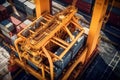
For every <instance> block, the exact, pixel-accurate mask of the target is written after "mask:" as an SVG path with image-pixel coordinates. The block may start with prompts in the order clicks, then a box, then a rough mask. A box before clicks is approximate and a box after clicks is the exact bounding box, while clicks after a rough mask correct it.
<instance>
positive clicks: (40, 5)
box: [35, 0, 50, 18]
mask: <svg viewBox="0 0 120 80" xmlns="http://www.w3.org/2000/svg"><path fill="white" fill-rule="evenodd" d="M35 4H36V16H37V18H39V17H40V16H41V15H42V13H44V12H49V13H50V0H44V1H43V0H35Z"/></svg>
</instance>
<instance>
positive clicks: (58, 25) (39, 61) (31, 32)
mask: <svg viewBox="0 0 120 80" xmlns="http://www.w3.org/2000/svg"><path fill="white" fill-rule="evenodd" d="M76 2H77V0H75V1H74V2H73V4H72V6H68V7H67V8H66V9H65V10H64V11H61V12H60V13H58V14H56V15H54V16H52V15H50V7H49V5H50V4H49V0H44V1H42V0H36V1H35V3H36V15H37V19H36V20H35V21H33V23H31V24H30V25H28V26H27V27H26V28H25V29H23V30H22V31H21V32H20V33H18V35H17V36H18V39H16V41H15V49H16V52H17V53H18V56H19V58H17V57H15V56H14V57H15V58H13V60H15V62H16V63H17V64H18V65H20V66H21V67H22V68H23V69H25V70H26V71H28V72H29V73H31V74H32V75H34V76H35V77H36V78H38V79H41V80H47V79H48V78H47V77H46V75H47V74H49V76H50V78H49V79H51V80H54V78H55V72H54V64H53V63H54V62H55V61H57V60H61V61H62V58H63V57H64V55H65V54H66V53H67V52H68V51H69V50H70V48H72V46H73V45H74V44H75V43H76V41H77V40H78V39H79V38H80V37H81V36H82V35H83V33H84V30H83V28H82V27H81V25H79V23H78V19H77V18H76V16H75V13H76V12H77V9H76V8H75V4H76ZM45 5H47V6H45ZM107 6H108V0H96V2H95V6H94V11H93V17H92V21H91V24H90V31H89V34H88V39H87V43H86V48H85V49H84V51H83V52H82V53H81V54H80V56H78V57H79V58H78V59H77V60H76V61H75V63H73V64H72V65H71V67H70V68H69V70H68V71H66V74H65V75H64V76H63V78H62V80H67V79H68V77H69V76H70V75H71V73H72V71H73V70H74V69H75V67H76V66H77V65H78V64H79V63H82V65H84V64H85V61H88V59H89V58H90V56H91V55H92V53H93V51H94V49H95V47H96V45H97V43H98V38H99V33H100V30H101V26H102V23H103V21H104V17H105V13H106V9H107ZM41 15H42V16H41ZM38 21H39V22H38ZM38 23H39V25H38V26H37V27H36V25H37V24H38ZM71 24H72V26H73V27H72V28H69V25H71ZM75 30H77V31H79V33H78V34H77V35H76V37H74V35H73V34H72V33H73V32H74V31H75ZM67 37H70V38H71V41H70V42H67V41H66V40H65V39H66V38H67ZM56 47H57V49H58V48H60V47H62V48H63V49H64V51H63V52H62V53H61V54H60V55H56V54H55V51H56V49H55V48H56ZM53 50H55V51H53ZM28 61H30V62H31V63H32V64H33V65H34V66H36V67H37V68H38V69H39V70H40V72H38V71H37V70H35V69H33V68H32V67H31V66H30V65H29V64H28Z"/></svg>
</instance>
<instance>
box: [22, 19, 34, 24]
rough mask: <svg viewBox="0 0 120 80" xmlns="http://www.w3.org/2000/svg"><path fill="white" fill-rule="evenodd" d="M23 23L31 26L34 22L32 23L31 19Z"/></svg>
mask: <svg viewBox="0 0 120 80" xmlns="http://www.w3.org/2000/svg"><path fill="white" fill-rule="evenodd" d="M23 23H24V24H26V25H29V24H31V23H32V21H30V20H29V19H26V20H25V21H24V22H23Z"/></svg>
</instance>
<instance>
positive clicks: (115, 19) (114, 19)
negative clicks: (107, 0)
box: [108, 12, 120, 26]
mask: <svg viewBox="0 0 120 80" xmlns="http://www.w3.org/2000/svg"><path fill="white" fill-rule="evenodd" d="M108 22H109V23H110V24H112V25H115V26H120V16H119V15H117V14H115V13H113V12H111V13H110V17H109V20H108Z"/></svg>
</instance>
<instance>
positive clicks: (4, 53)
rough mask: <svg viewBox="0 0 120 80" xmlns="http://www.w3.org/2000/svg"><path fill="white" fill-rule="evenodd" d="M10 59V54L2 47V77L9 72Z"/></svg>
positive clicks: (0, 71)
mask: <svg viewBox="0 0 120 80" xmlns="http://www.w3.org/2000/svg"><path fill="white" fill-rule="evenodd" d="M9 58H10V55H9V53H8V52H7V51H6V50H5V49H4V48H2V47H0V77H1V76H3V75H5V74H7V73H8V72H9V71H8V66H7V65H8V60H9Z"/></svg>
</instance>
